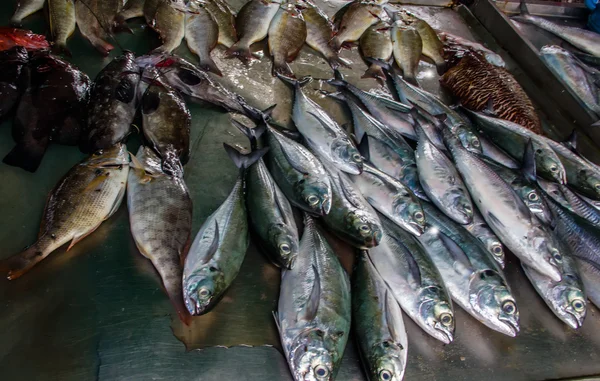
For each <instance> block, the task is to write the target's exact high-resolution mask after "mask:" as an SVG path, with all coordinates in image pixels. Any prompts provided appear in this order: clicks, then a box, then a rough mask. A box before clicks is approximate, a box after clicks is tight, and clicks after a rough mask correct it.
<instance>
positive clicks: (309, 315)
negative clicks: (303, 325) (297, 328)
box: [298, 265, 321, 322]
mask: <svg viewBox="0 0 600 381" xmlns="http://www.w3.org/2000/svg"><path fill="white" fill-rule="evenodd" d="M312 271H313V273H314V275H315V278H314V280H313V287H312V290H311V292H310V296H309V298H308V300H307V302H306V305H305V306H304V308H303V309H302V311H300V316H299V319H298V320H300V321H307V322H309V321H313V320H314V319H315V317H316V316H317V311H318V310H319V300H320V298H321V279H320V277H319V273H318V272H317V268H316V267H315V265H312Z"/></svg>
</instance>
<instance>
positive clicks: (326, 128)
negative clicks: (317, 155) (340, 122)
mask: <svg viewBox="0 0 600 381" xmlns="http://www.w3.org/2000/svg"><path fill="white" fill-rule="evenodd" d="M307 113H308V114H310V115H312V116H313V118H315V119H316V120H317V121H318V122H319V124H320V125H321V126H323V129H325V131H327V132H328V133H329V134H330V135H331V136H332V137H334V138H335V137H336V136H337V134H336V132H335V131H334V130H333V129H332V128H331V127H329V126H328V125H327V123H325V122H324V121H323V120H322V119H321V117H320V116H319V115H317V114H315V113H314V112H312V111H307Z"/></svg>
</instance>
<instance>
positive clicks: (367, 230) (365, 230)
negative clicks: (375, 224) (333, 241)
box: [359, 225, 371, 233]
mask: <svg viewBox="0 0 600 381" xmlns="http://www.w3.org/2000/svg"><path fill="white" fill-rule="evenodd" d="M359 229H360V232H361V233H370V232H371V228H370V227H369V225H360V227H359Z"/></svg>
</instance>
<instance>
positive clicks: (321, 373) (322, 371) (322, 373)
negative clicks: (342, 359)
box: [315, 365, 329, 378]
mask: <svg viewBox="0 0 600 381" xmlns="http://www.w3.org/2000/svg"><path fill="white" fill-rule="evenodd" d="M315 374H316V375H317V377H318V378H325V377H327V376H328V375H329V369H327V368H326V367H324V366H323V365H317V366H316V367H315Z"/></svg>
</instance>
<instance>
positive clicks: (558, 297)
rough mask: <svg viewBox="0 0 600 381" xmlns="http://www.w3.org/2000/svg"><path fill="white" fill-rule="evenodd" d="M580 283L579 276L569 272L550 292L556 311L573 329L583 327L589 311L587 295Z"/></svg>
mask: <svg viewBox="0 0 600 381" xmlns="http://www.w3.org/2000/svg"><path fill="white" fill-rule="evenodd" d="M578 284H579V285H578ZM580 285H581V281H579V282H578V281H577V276H576V275H571V274H569V275H565V276H564V277H563V280H562V281H561V282H557V283H554V285H553V287H552V289H551V290H550V292H549V293H548V299H549V300H550V303H551V304H552V306H553V307H554V308H553V310H554V312H555V313H556V314H557V315H558V316H559V317H560V319H561V320H562V321H564V322H565V323H567V324H568V325H569V326H570V327H571V328H573V329H577V328H579V327H581V325H582V324H583V321H584V319H585V315H586V313H587V302H586V297H585V294H584V292H583V290H582V289H581V286H580Z"/></svg>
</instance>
